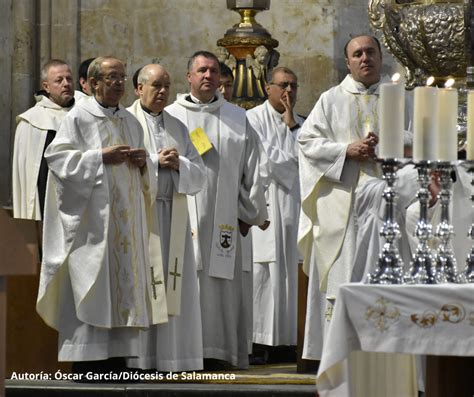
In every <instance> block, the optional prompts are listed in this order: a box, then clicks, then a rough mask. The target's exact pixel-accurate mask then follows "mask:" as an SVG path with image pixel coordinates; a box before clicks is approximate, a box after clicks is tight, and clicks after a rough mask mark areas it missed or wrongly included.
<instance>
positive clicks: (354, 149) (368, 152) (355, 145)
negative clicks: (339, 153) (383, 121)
mask: <svg viewBox="0 0 474 397" xmlns="http://www.w3.org/2000/svg"><path fill="white" fill-rule="evenodd" d="M378 142H379V137H378V136H377V135H376V134H375V133H373V132H369V133H368V135H367V136H366V137H365V138H362V139H359V140H358V141H355V142H352V143H350V144H349V146H347V157H348V158H350V159H352V160H356V161H362V162H363V161H367V160H369V159H373V158H375V146H377V143H378Z"/></svg>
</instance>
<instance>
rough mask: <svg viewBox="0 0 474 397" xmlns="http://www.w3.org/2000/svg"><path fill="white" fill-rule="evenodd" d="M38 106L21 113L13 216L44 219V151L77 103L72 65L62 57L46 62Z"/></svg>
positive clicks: (17, 132) (16, 154)
mask: <svg viewBox="0 0 474 397" xmlns="http://www.w3.org/2000/svg"><path fill="white" fill-rule="evenodd" d="M41 86H42V87H41V88H42V90H41V91H39V92H38V94H37V95H36V96H35V99H36V100H37V102H36V104H35V106H33V107H32V108H30V109H28V110H27V111H26V112H24V113H22V114H20V115H18V116H17V118H16V120H17V123H18V125H17V128H16V132H15V143H14V146H13V167H12V187H13V216H14V217H15V218H23V219H34V220H37V221H39V220H41V219H42V211H43V208H44V196H45V190H46V180H47V175H48V165H47V163H46V160H45V159H44V156H43V153H44V150H45V149H46V147H47V146H48V145H49V144H50V143H51V141H52V140H53V138H54V136H55V134H56V132H57V131H58V129H59V124H60V123H61V120H62V119H63V117H64V116H65V115H66V114H67V112H68V111H69V110H70V109H71V108H72V106H73V105H74V80H73V77H72V73H71V68H70V67H69V65H68V64H67V63H66V62H64V61H61V60H59V59H52V60H50V61H48V62H46V63H45V65H44V66H43V68H42V70H41Z"/></svg>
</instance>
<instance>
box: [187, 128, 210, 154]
mask: <svg viewBox="0 0 474 397" xmlns="http://www.w3.org/2000/svg"><path fill="white" fill-rule="evenodd" d="M189 137H190V138H191V142H192V143H193V145H194V147H195V148H196V150H197V151H198V153H199V154H200V155H201V156H202V155H203V154H204V153H207V152H208V151H209V150H211V149H212V143H211V141H210V140H209V138H208V137H207V134H206V133H205V132H204V130H203V129H202V128H201V127H198V128H196V129H195V130H194V131H191V133H190V134H189Z"/></svg>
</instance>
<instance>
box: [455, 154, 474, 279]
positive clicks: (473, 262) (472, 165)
mask: <svg viewBox="0 0 474 397" xmlns="http://www.w3.org/2000/svg"><path fill="white" fill-rule="evenodd" d="M461 165H462V166H463V167H464V168H466V169H467V170H468V171H469V173H470V174H471V203H472V206H473V207H474V161H473V160H466V161H463V162H462V163H461ZM467 235H468V237H469V238H470V239H471V240H473V241H474V219H471V227H470V228H469V232H468V234H467ZM459 282H461V283H474V245H473V246H472V247H471V250H470V251H469V253H468V254H467V259H466V268H465V269H464V271H463V272H462V273H461V274H460V275H459Z"/></svg>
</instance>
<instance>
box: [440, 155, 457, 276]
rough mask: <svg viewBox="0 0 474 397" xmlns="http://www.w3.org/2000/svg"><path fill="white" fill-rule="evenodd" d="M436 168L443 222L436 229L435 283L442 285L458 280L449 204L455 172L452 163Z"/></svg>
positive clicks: (445, 163) (441, 164)
mask: <svg viewBox="0 0 474 397" xmlns="http://www.w3.org/2000/svg"><path fill="white" fill-rule="evenodd" d="M436 168H437V169H438V171H439V179H440V184H441V191H440V193H439V195H438V198H439V200H440V202H441V220H440V223H439V225H438V227H437V228H436V237H438V238H439V240H440V245H439V247H438V252H437V254H436V258H435V262H436V270H435V281H436V283H437V284H440V283H455V282H457V279H458V273H457V268H456V258H455V257H454V253H453V249H452V247H451V243H450V240H451V235H452V234H453V225H452V224H451V223H450V216H449V203H450V202H451V197H452V186H453V183H452V180H451V173H452V172H453V170H454V167H453V164H452V163H450V162H438V163H437V165H436Z"/></svg>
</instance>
